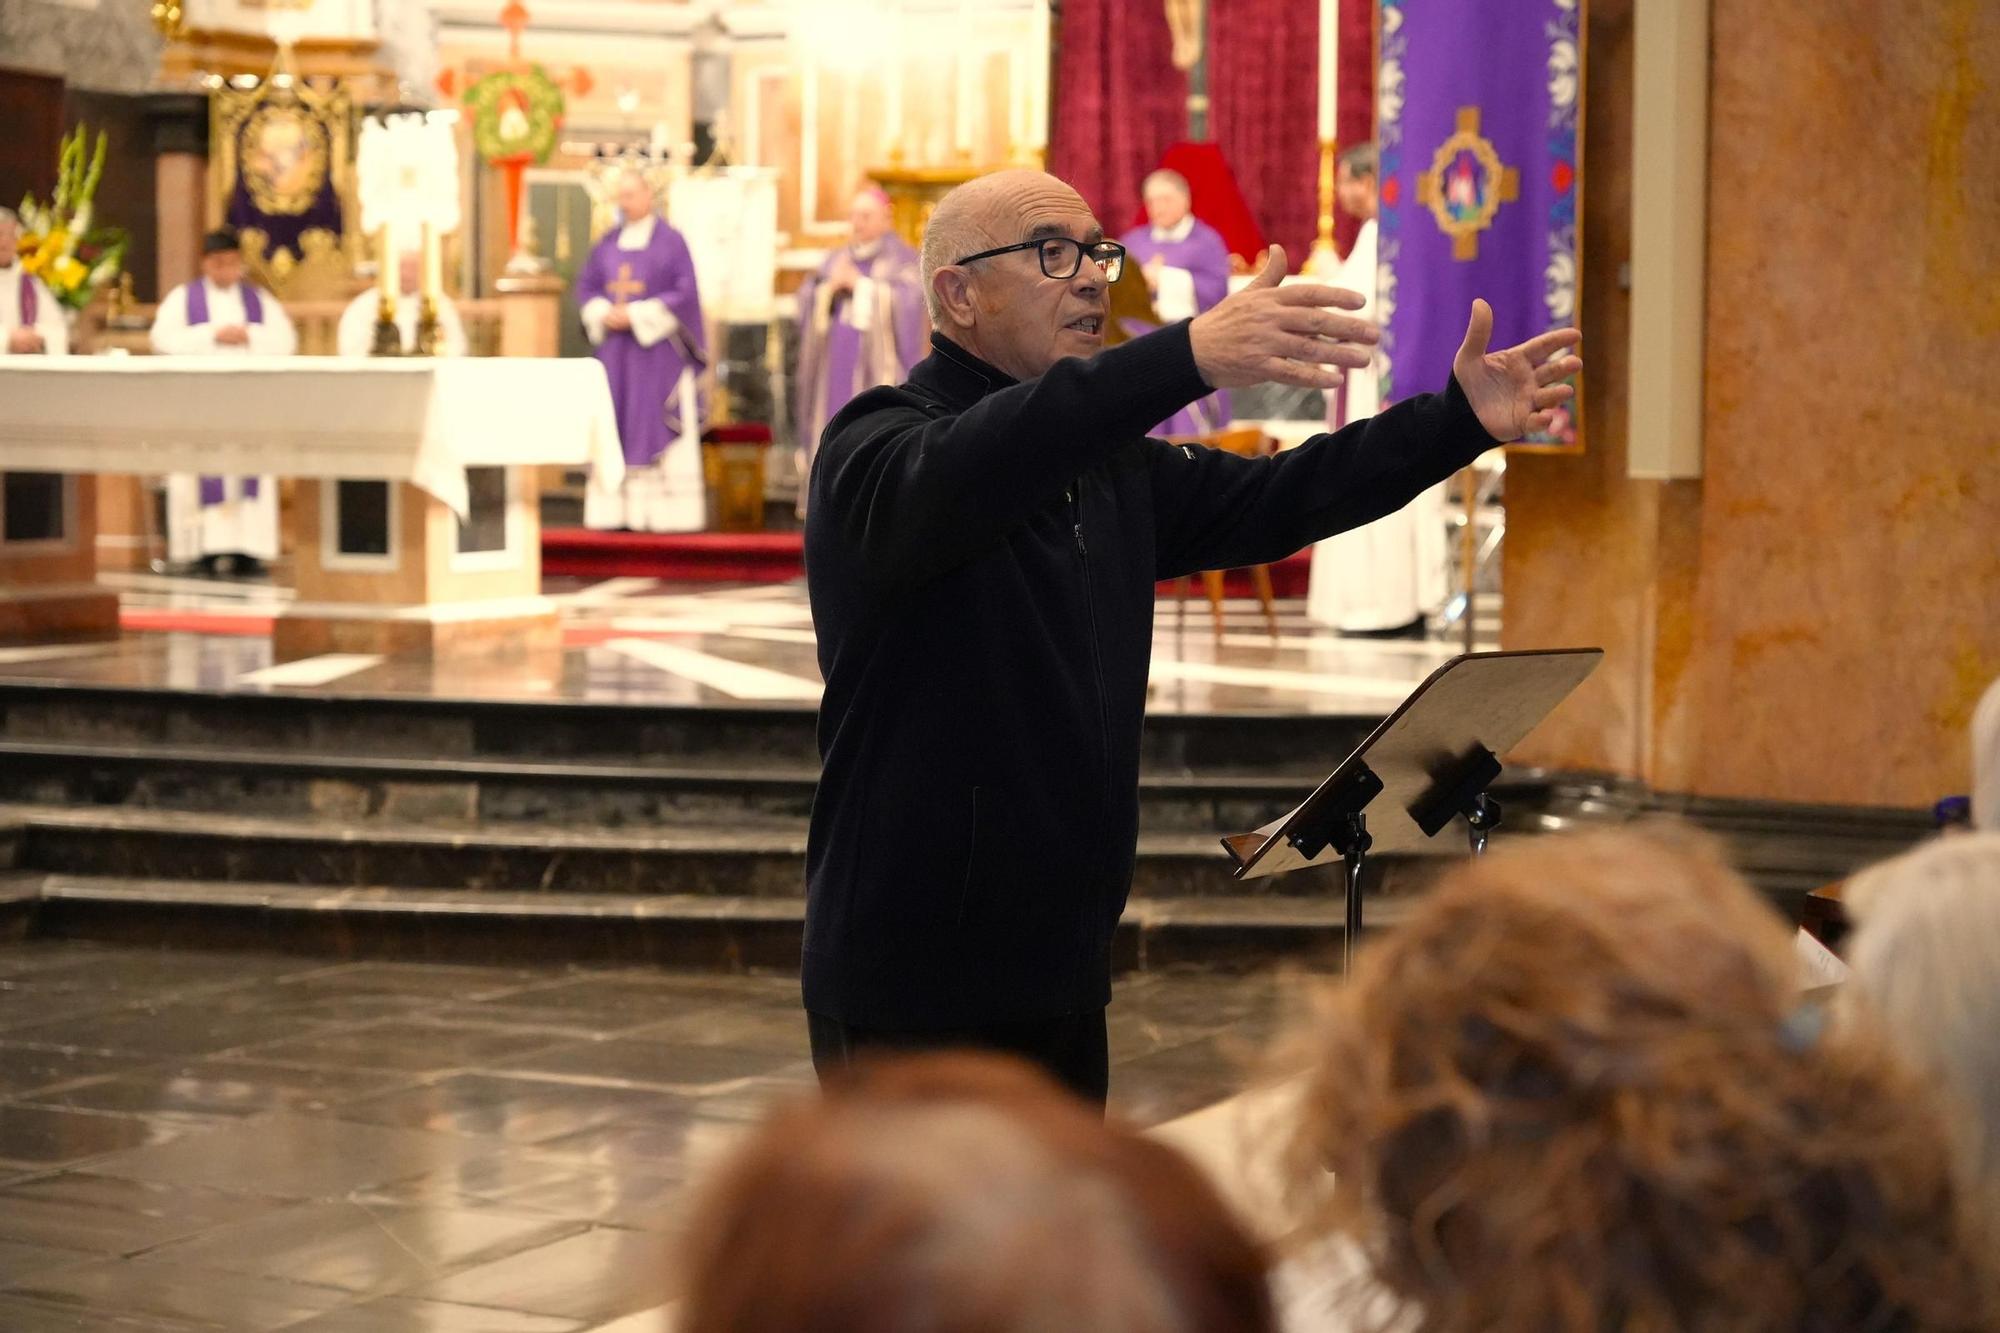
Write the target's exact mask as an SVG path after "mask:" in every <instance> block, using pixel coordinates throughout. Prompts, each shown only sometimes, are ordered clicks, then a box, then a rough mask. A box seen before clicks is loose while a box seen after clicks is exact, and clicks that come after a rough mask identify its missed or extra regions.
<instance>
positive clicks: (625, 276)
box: [604, 264, 646, 306]
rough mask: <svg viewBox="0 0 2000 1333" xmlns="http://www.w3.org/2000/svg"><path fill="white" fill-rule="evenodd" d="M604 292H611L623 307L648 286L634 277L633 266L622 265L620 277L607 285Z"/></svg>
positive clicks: (619, 267) (620, 266)
mask: <svg viewBox="0 0 2000 1333" xmlns="http://www.w3.org/2000/svg"><path fill="white" fill-rule="evenodd" d="M604 290H605V291H607V292H610V293H611V295H612V297H613V298H614V299H616V300H617V302H618V304H619V305H621V306H622V305H624V304H625V303H626V301H627V300H628V299H629V298H631V297H634V296H638V295H640V294H641V293H643V292H644V291H645V290H646V284H645V283H643V282H641V281H639V280H638V279H637V278H635V277H633V276H632V266H631V265H630V264H620V265H619V266H618V276H617V277H616V278H613V279H612V280H611V281H610V282H607V283H605V284H604Z"/></svg>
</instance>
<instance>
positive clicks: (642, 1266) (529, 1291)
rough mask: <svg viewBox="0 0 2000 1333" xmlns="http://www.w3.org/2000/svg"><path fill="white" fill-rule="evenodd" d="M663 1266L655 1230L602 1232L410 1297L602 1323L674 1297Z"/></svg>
mask: <svg viewBox="0 0 2000 1333" xmlns="http://www.w3.org/2000/svg"><path fill="white" fill-rule="evenodd" d="M668 1260H669V1246H668V1242H667V1240H666V1238H665V1237H663V1236H661V1235H660V1234H659V1233H657V1232H651V1231H628V1230H624V1229H621V1228H616V1227H601V1228H598V1229H596V1230H592V1231H586V1232H584V1233H583V1234H582V1235H578V1236H571V1237H570V1238H568V1239H567V1240H560V1241H557V1242H556V1243H555V1244H553V1245H544V1246H542V1247H541V1248H540V1249H535V1250H529V1251H528V1252H526V1253H525V1254H517V1255H514V1256H512V1257H511V1258H508V1259H504V1260H501V1261H500V1262H498V1263H492V1264H487V1265H485V1266H483V1267H480V1268H474V1269H470V1270H468V1271H467V1272H463V1273H459V1274H457V1275H455V1276H452V1277H448V1278H444V1279H442V1280H440V1281H437V1282H433V1283H430V1284H429V1285H427V1286H424V1287H420V1288H417V1289H416V1290H415V1291H413V1292H412V1293H410V1294H412V1295H415V1296H421V1297H424V1298H426V1299H430V1300H440V1301H447V1302H451V1303H454V1304H461V1305H484V1306H491V1307H493V1308H495V1309H500V1310H517V1311H527V1312H529V1313H531V1314H543V1315H557V1316H562V1317H565V1318H570V1319H580V1320H582V1321H584V1322H585V1323H586V1324H596V1323H604V1322H606V1321H608V1320H611V1319H616V1318H618V1317H620V1316H622V1315H628V1314H634V1313H637V1312H638V1311H641V1310H647V1309H651V1308H652V1307H654V1306H657V1305H660V1304H662V1303H664V1302H665V1301H667V1300H669V1299H671V1298H672V1297H673V1295H674V1292H673V1290H672V1289H671V1280H670V1277H669V1273H668Z"/></svg>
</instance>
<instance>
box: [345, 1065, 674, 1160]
mask: <svg viewBox="0 0 2000 1333" xmlns="http://www.w3.org/2000/svg"><path fill="white" fill-rule="evenodd" d="M688 1105H689V1103H687V1102H686V1101H685V1099H682V1098H678V1097H675V1096H674V1095H672V1094H670V1093H659V1092H647V1091H642V1090H639V1089H627V1088H606V1087H598V1086H591V1085H579V1084H571V1083H563V1082H558V1081H554V1080H549V1079H523V1078H505V1077H499V1076H495V1075H492V1074H484V1073H467V1074H454V1075H452V1076H450V1077H449V1078H444V1079H440V1080H438V1081H437V1082H435V1083H426V1084H423V1085H422V1086H420V1087H414V1088H405V1089H403V1090H401V1091H399V1092H392V1093H386V1094H384V1095H382V1096H379V1097H368V1098H363V1099H360V1100H358V1101H350V1102H347V1103H345V1104H344V1105H342V1106H341V1107H340V1109H339V1111H338V1112H337V1113H336V1114H338V1115H339V1117H340V1118H341V1119H342V1120H353V1121H359V1122H361V1123H364V1124H374V1125H388V1126H392V1127H396V1128H402V1129H428V1130H436V1131H439V1132H442V1133H452V1134H483V1135H490V1136H492V1137H495V1138H502V1139H507V1140H509V1141H510V1142H514V1143H528V1144H533V1143H541V1142H543V1141H545V1140H549V1139H555V1138H560V1137H561V1136H563V1135H566V1134H575V1133H577V1132H579V1131H582V1130H588V1129H593V1128H595V1127H597V1126H599V1125H602V1124H605V1123H606V1122H608V1121H612V1120H617V1119H619V1118H621V1117H623V1116H628V1115H633V1114H636V1113H639V1112H645V1111H657V1112H663V1113H664V1112H669V1111H672V1110H675V1109H678V1108H683V1107H686V1106H688Z"/></svg>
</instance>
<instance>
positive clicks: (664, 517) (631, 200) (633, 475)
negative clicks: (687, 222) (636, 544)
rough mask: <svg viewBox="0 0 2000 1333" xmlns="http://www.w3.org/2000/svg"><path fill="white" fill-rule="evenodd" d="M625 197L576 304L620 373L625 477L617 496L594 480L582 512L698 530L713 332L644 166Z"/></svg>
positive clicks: (605, 358)
mask: <svg viewBox="0 0 2000 1333" xmlns="http://www.w3.org/2000/svg"><path fill="white" fill-rule="evenodd" d="M617 200H618V213H619V218H618V222H617V224H616V225H615V226H614V227H613V228H612V229H611V230H610V231H609V232H607V233H605V235H604V238H603V239H602V240H600V241H598V243H597V245H596V247H595V248H594V249H592V250H591V252H590V258H589V259H588V260H587V261H585V263H584V266H583V271H582V272H581V273H580V274H578V275H577V280H576V303H577V307H578V310H579V312H580V314H581V316H582V319H583V328H584V332H585V333H586V334H588V335H589V337H590V342H591V346H593V347H594V348H596V353H595V355H596V357H597V359H598V360H599V361H602V362H603V363H604V369H605V373H606V374H607V375H608V376H609V377H610V380H611V401H612V404H613V406H614V407H615V408H616V409H617V413H618V440H619V443H620V445H621V446H622V447H623V448H624V451H625V480H624V484H623V486H622V487H621V488H620V490H619V492H618V493H617V494H616V495H600V494H599V493H598V492H597V490H596V488H593V489H592V491H591V492H590V493H589V494H588V495H587V496H586V497H585V500H584V509H583V521H584V523H585V524H587V525H588V526H590V527H593V528H625V529H629V530H631V531H633V532H698V531H700V530H701V529H702V528H703V527H705V526H707V508H706V499H707V494H706V490H705V488H704V485H703V481H702V466H701V416H702V408H701V394H700V385H699V377H700V375H701V372H702V368H703V367H704V366H706V365H707V364H708V338H707V333H706V331H705V330H704V328H703V326H702V319H701V294H700V292H699V291H698V290H697V289H696V285H695V273H694V257H693V256H692V255H690V254H689V253H688V246H687V241H686V239H685V238H684V237H682V235H681V234H680V233H679V232H678V231H676V230H674V228H673V227H671V226H670V225H668V223H667V220H666V219H665V218H663V217H661V216H660V215H659V213H658V212H657V211H656V208H655V201H654V198H653V187H652V185H651V184H650V183H649V182H648V181H647V179H646V177H645V176H644V174H642V173H641V172H638V171H626V172H624V173H623V174H621V175H620V176H619V178H618V191H617Z"/></svg>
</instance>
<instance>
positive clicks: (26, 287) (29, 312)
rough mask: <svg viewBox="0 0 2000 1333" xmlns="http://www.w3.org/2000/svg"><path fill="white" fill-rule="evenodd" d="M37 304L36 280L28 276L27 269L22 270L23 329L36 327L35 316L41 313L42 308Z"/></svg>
mask: <svg viewBox="0 0 2000 1333" xmlns="http://www.w3.org/2000/svg"><path fill="white" fill-rule="evenodd" d="M36 302H37V298H36V296H35V280H34V279H33V278H31V277H29V276H28V271H27V270H26V269H22V270H21V327H22V328H33V327H34V325H35V316H37V315H39V314H40V313H41V307H40V306H39V305H38V304H37V303H36Z"/></svg>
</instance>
